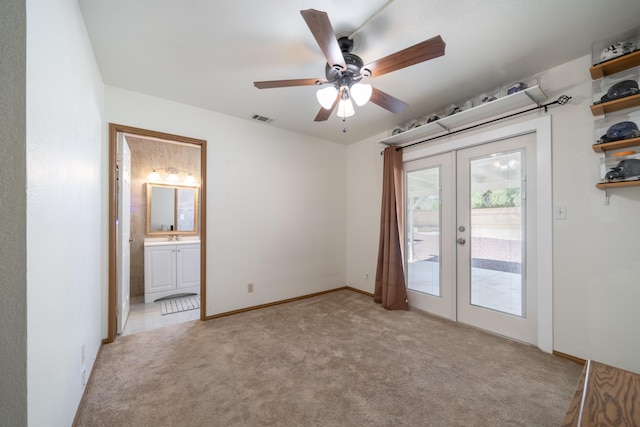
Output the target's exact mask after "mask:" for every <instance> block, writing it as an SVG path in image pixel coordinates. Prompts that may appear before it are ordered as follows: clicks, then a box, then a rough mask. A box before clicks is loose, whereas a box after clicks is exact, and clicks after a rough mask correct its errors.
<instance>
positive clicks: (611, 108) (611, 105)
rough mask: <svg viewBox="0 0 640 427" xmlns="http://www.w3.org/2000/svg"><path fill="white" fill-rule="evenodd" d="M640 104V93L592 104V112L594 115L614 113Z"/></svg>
mask: <svg viewBox="0 0 640 427" xmlns="http://www.w3.org/2000/svg"><path fill="white" fill-rule="evenodd" d="M639 105H640V93H639V94H636V95H632V96H627V97H625V98H620V99H614V100H613V101H609V102H603V103H602V104H595V105H592V106H591V113H592V114H593V115H594V116H601V115H603V114H608V113H613V112H616V111H620V110H626V109H627V108H632V107H637V106H639Z"/></svg>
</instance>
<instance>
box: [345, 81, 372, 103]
mask: <svg viewBox="0 0 640 427" xmlns="http://www.w3.org/2000/svg"><path fill="white" fill-rule="evenodd" d="M349 92H350V93H351V98H353V100H354V101H355V103H356V105H357V106H358V107H362V106H363V105H364V104H366V103H367V102H369V99H370V98H371V93H372V92H373V88H372V87H371V85H370V84H366V83H356V84H354V85H353V86H351V90H350V91H349Z"/></svg>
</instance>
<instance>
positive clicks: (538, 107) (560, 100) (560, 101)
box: [380, 95, 571, 154]
mask: <svg viewBox="0 0 640 427" xmlns="http://www.w3.org/2000/svg"><path fill="white" fill-rule="evenodd" d="M570 99H571V97H570V96H567V95H562V96H560V97H559V98H558V99H556V100H555V101H553V102H549V103H547V104H543V105H536V106H535V107H532V108H529V109H528V110H524V111H518V112H517V113H513V114H509V115H508V116H503V117H498V118H497V119H493V120H488V121H486V122H482V123H478V124H476V125H473V126H469V127H466V128H463V129H458V130H455V131H453V132H448V133H445V134H442V135H438V136H434V137H432V138H428V139H423V140H422V141H416V142H412V143H411V144H409V145H403V146H402V147H396V151H400V150H402V149H403V148H408V147H413V146H414V145H418V144H423V143H425V142H429V141H433V140H434V139H439V138H444V137H445V136H451V135H455V134H456V133H460V132H465V131H468V130H471V129H475V128H477V127H480V126H484V125H488V124H490V123H494V122H498V121H500V120H504V119H509V118H511V117H515V116H519V115H520V114H525V113H529V112H531V111H534V110H541V109H543V108H544V112H545V113H546V112H547V111H548V108H549V107H550V106H551V105H555V104H558V105H564V104H566V103H567V102H569V100H570ZM380 154H384V151H383V152H381V153H380Z"/></svg>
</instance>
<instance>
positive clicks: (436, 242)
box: [406, 167, 441, 297]
mask: <svg viewBox="0 0 640 427" xmlns="http://www.w3.org/2000/svg"><path fill="white" fill-rule="evenodd" d="M406 201H407V202H406V203H407V208H406V212H407V214H406V215H407V219H406V230H407V254H406V255H407V273H408V274H407V276H408V284H407V287H408V288H409V289H411V290H414V291H418V292H423V293H427V294H430V295H434V296H438V297H439V296H441V289H440V168H439V167H434V168H429V169H423V170H418V171H413V172H407V197H406Z"/></svg>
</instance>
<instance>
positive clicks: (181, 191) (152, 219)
mask: <svg viewBox="0 0 640 427" xmlns="http://www.w3.org/2000/svg"><path fill="white" fill-rule="evenodd" d="M197 233H198V188H197V187H187V186H178V185H164V184H150V183H147V234H149V235H171V234H197Z"/></svg>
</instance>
